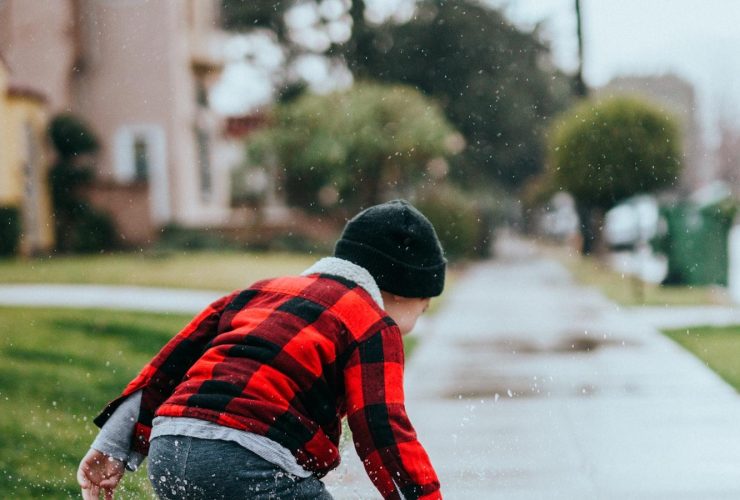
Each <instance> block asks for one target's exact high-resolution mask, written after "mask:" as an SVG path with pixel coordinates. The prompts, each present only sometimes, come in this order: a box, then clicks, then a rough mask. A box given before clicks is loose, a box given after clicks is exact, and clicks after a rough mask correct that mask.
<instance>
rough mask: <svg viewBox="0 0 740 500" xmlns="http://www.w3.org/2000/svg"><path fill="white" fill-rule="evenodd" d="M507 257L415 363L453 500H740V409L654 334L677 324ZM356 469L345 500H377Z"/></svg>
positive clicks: (350, 470)
mask: <svg viewBox="0 0 740 500" xmlns="http://www.w3.org/2000/svg"><path fill="white" fill-rule="evenodd" d="M499 255H500V257H499V259H497V260H496V261H494V262H490V263H485V264H481V265H479V266H477V267H475V268H473V269H471V270H470V272H469V273H467V275H466V277H465V278H464V279H462V280H461V281H460V282H459V283H458V284H457V285H456V287H455V290H454V293H452V294H451V296H450V297H448V299H447V302H446V303H445V307H444V309H443V310H442V311H440V312H439V313H438V314H437V316H435V318H434V319H433V321H432V322H430V323H428V324H427V331H426V332H424V335H425V336H426V337H427V338H425V339H424V342H422V343H421V346H420V347H419V349H418V351H417V352H416V353H415V354H414V356H413V358H412V359H411V360H410V362H409V364H408V369H407V379H406V387H407V397H408V410H409V413H410V415H411V418H412V421H413V422H414V424H415V426H416V428H417V431H418V433H419V436H420V439H421V441H422V443H423V444H424V446H425V447H426V449H427V451H428V452H429V454H430V456H431V458H432V461H433V463H434V464H435V467H436V468H437V470H438V473H439V475H440V479H441V481H442V485H443V492H444V493H445V497H446V498H451V499H469V498H479V499H507V500H516V499H532V500H535V499H568V500H574V499H589V500H590V499H666V500H668V499H671V500H674V499H729V498H740V397H738V395H737V394H736V393H735V392H734V391H733V390H732V389H731V388H730V387H729V386H728V385H726V384H725V383H724V382H723V381H722V380H721V379H719V378H718V377H717V376H716V375H715V374H714V373H713V372H711V371H709V370H708V369H707V368H706V367H705V366H704V365H703V364H702V363H701V362H700V361H698V360H697V359H696V358H694V357H693V356H691V355H690V354H688V353H686V352H685V351H684V350H682V349H681V348H680V347H678V346H677V345H675V344H674V343H672V342H671V341H670V340H668V339H666V338H665V337H664V336H663V335H662V334H660V333H659V332H658V331H657V330H656V329H655V328H654V326H652V325H653V324H654V323H661V321H662V322H665V321H666V318H667V317H669V315H668V316H666V315H661V314H657V313H656V312H655V311H648V312H649V313H650V314H647V315H646V316H645V317H641V313H640V311H639V310H629V311H625V310H623V309H621V308H619V307H618V306H616V305H615V304H613V303H611V302H609V301H608V300H606V299H605V298H604V297H603V296H602V295H601V294H599V293H598V292H596V291H594V290H592V289H588V288H584V287H581V286H578V285H576V284H574V283H573V281H572V279H571V277H570V276H569V274H568V273H567V272H566V271H565V270H564V269H563V268H562V267H561V266H560V265H558V264H557V263H555V262H552V261H548V260H544V259H541V258H540V257H538V256H537V255H536V254H535V253H534V251H533V250H532V248H531V247H528V246H527V245H526V244H524V243H521V242H517V241H509V242H508V244H505V245H503V247H502V248H500V252H499ZM713 312H715V311H713V310H709V311H705V313H707V314H711V313H713ZM674 316H675V315H674ZM678 316H681V315H680V314H678ZM684 319H685V320H686V321H691V322H690V323H683V326H685V325H688V324H693V321H697V320H700V321H699V322H700V323H702V324H705V323H707V320H708V319H711V318H708V317H707V315H706V314H705V315H701V314H698V313H696V311H695V310H694V311H693V312H692V313H691V314H689V315H688V316H686V317H685V318H684ZM730 319H731V318H730ZM678 323H680V320H679V319H676V318H675V317H674V318H673V325H674V326H675V325H676V324H678ZM345 455H346V463H345V464H344V465H343V466H342V467H341V468H340V469H339V470H338V471H337V472H336V473H335V474H333V475H332V476H330V477H329V478H328V482H329V484H331V485H332V491H333V493H334V495H335V497H336V498H337V499H350V498H362V499H366V498H377V493H376V492H374V490H373V489H372V486H371V485H370V484H369V481H368V480H367V479H366V478H365V477H364V474H363V472H362V470H361V466H360V464H359V461H358V460H356V459H355V458H354V456H353V454H352V453H351V452H349V451H346V452H345Z"/></svg>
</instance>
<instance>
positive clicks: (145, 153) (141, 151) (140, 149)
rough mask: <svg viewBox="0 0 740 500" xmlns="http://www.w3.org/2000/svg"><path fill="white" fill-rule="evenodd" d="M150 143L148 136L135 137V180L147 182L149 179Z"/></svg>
mask: <svg viewBox="0 0 740 500" xmlns="http://www.w3.org/2000/svg"><path fill="white" fill-rule="evenodd" d="M149 169H150V167H149V143H148V142H147V140H146V137H144V136H142V135H137V136H136V137H134V180H135V181H137V182H145V181H147V180H148V179H149Z"/></svg>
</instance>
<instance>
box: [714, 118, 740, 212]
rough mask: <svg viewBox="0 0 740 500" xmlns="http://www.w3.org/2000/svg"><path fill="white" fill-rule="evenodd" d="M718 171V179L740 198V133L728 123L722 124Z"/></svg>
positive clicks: (718, 151)
mask: <svg viewBox="0 0 740 500" xmlns="http://www.w3.org/2000/svg"><path fill="white" fill-rule="evenodd" d="M717 171H718V175H717V176H718V178H719V179H720V180H723V181H724V182H726V183H727V186H728V187H729V188H730V190H731V191H732V194H733V195H734V196H735V197H736V198H738V197H740V131H739V130H738V129H737V128H735V127H734V126H733V125H731V124H730V123H728V122H727V121H722V122H721V123H720V141H719V145H718V146H717Z"/></svg>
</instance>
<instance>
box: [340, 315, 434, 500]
mask: <svg viewBox="0 0 740 500" xmlns="http://www.w3.org/2000/svg"><path fill="white" fill-rule="evenodd" d="M403 362H404V360H403V342H402V340H401V332H400V331H399V330H398V327H396V326H395V325H394V326H388V327H385V328H383V329H381V330H380V331H378V332H376V333H374V334H372V335H371V336H369V337H368V338H366V339H364V340H363V341H362V342H360V343H359V344H358V345H357V347H356V348H355V349H354V351H353V353H352V355H351V356H350V358H349V360H348V362H347V364H346V365H345V388H346V398H347V416H348V421H349V426H350V429H351V430H352V435H353V439H354V444H355V449H356V450H357V453H358V455H359V456H360V459H362V462H363V464H364V466H365V470H366V471H367V474H368V476H370V479H371V480H372V482H373V484H374V485H375V487H376V488H378V490H379V491H380V493H381V494H382V495H383V498H391V499H417V498H422V499H425V500H426V499H437V498H442V496H441V494H440V491H439V480H438V479H437V475H436V473H435V471H434V468H433V467H432V464H431V462H430V461H429V457H428V456H427V454H426V452H425V451H424V448H423V447H422V446H421V443H419V441H418V440H417V438H416V432H415V431H414V428H413V426H412V425H411V422H410V421H409V419H408V416H407V415H406V409H405V407H404V394H403Z"/></svg>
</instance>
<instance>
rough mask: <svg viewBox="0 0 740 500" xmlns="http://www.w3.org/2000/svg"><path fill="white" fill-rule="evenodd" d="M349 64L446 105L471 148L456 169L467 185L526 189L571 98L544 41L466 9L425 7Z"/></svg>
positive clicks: (459, 4)
mask: <svg viewBox="0 0 740 500" xmlns="http://www.w3.org/2000/svg"><path fill="white" fill-rule="evenodd" d="M366 36H367V35H366ZM348 57H350V58H354V59H355V65H354V68H355V73H356V74H359V75H361V76H365V77H373V78H379V79H382V80H386V81H400V82H403V83H408V84H411V85H414V86H416V87H418V88H419V89H421V90H422V91H424V92H425V93H427V94H429V95H431V96H434V97H435V98H437V99H438V100H440V102H442V104H443V108H444V109H445V112H446V114H447V116H448V118H449V119H450V122H451V123H452V124H453V125H454V126H455V127H456V128H457V129H458V130H460V132H461V133H462V134H463V136H464V137H465V139H466V142H467V144H468V147H467V148H466V151H465V153H464V154H463V155H460V157H459V158H458V159H457V164H458V165H459V166H460V167H461V168H458V169H456V171H457V173H458V174H459V175H460V176H461V177H464V178H462V179H460V180H461V181H463V182H464V183H467V184H468V185H478V184H480V182H481V181H486V180H488V181H490V180H494V181H496V182H498V183H501V184H502V185H504V186H506V187H509V188H518V187H520V186H521V185H522V184H523V183H524V182H525V181H526V180H527V179H528V178H529V177H531V176H532V175H534V174H536V173H538V172H540V171H541V170H542V168H543V164H544V161H543V159H544V152H545V141H544V131H545V129H546V126H547V121H546V119H547V118H548V117H550V116H552V115H554V114H556V113H557V112H560V111H562V110H563V109H565V106H566V104H567V103H568V102H569V99H570V96H571V95H572V82H571V80H570V79H569V78H567V77H565V76H564V75H562V74H561V73H559V72H558V71H557V70H556V69H555V68H554V66H553V65H552V63H551V61H550V55H549V49H548V48H547V46H546V45H544V44H543V43H542V42H541V41H540V40H539V36H538V34H537V32H536V31H535V32H533V33H527V32H523V31H519V30H518V29H516V28H515V27H514V26H512V25H511V24H510V23H509V22H508V21H506V19H505V18H504V17H503V16H502V14H501V13H500V12H498V11H496V10H493V9H490V8H487V7H484V6H482V5H480V4H478V3H473V2H470V1H466V0H451V1H444V2H440V1H425V2H420V3H419V4H418V5H417V13H416V15H415V16H414V18H413V19H412V20H410V21H409V22H407V23H403V24H393V23H386V24H384V25H382V26H377V27H375V28H373V30H372V39H371V42H370V43H364V44H361V45H359V46H358V47H357V50H356V51H355V53H354V54H350V55H348Z"/></svg>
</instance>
